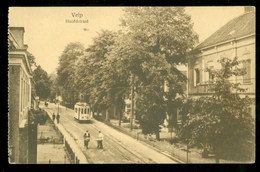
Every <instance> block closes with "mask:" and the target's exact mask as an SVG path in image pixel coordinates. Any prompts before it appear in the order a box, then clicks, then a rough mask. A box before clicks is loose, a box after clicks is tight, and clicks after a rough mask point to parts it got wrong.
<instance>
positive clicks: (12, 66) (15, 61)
mask: <svg viewBox="0 0 260 172" xmlns="http://www.w3.org/2000/svg"><path fill="white" fill-rule="evenodd" d="M8 44H9V50H8V106H9V113H8V151H9V152H8V153H9V162H10V163H15V164H24V163H28V112H29V110H30V109H31V87H32V85H31V79H32V70H31V67H30V64H29V61H28V57H27V45H24V28H23V27H10V28H9V29H8Z"/></svg>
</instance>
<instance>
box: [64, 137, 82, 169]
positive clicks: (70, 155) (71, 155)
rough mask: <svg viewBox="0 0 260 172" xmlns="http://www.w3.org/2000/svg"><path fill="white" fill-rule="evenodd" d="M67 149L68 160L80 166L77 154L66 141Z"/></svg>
mask: <svg viewBox="0 0 260 172" xmlns="http://www.w3.org/2000/svg"><path fill="white" fill-rule="evenodd" d="M65 149H66V152H67V155H68V158H69V160H70V162H71V163H72V164H79V159H78V157H77V156H75V152H73V150H72V149H71V147H70V145H69V143H68V142H67V140H66V139H65Z"/></svg>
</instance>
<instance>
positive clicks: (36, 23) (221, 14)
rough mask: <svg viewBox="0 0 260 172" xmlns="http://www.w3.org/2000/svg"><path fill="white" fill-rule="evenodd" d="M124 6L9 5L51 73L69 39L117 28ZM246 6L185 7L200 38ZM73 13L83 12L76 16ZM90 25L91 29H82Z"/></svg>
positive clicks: (86, 39) (87, 40)
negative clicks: (79, 21)
mask: <svg viewBox="0 0 260 172" xmlns="http://www.w3.org/2000/svg"><path fill="white" fill-rule="evenodd" d="M123 8H124V7H10V8H9V26H12V27H24V28H25V34H24V43H25V44H27V45H28V51H29V52H30V53H32V54H33V55H34V56H35V58H36V63H37V65H41V67H42V68H43V69H44V70H45V71H47V73H49V74H50V73H52V72H54V71H55V69H56V68H57V67H58V59H59V56H60V55H61V54H62V51H63V50H64V48H65V47H66V45H67V44H68V43H70V42H81V43H83V44H84V46H85V48H87V46H88V45H90V44H91V43H92V38H93V37H95V36H97V32H99V31H100V30H101V29H109V30H117V29H118V28H119V27H118V24H119V23H120V22H119V18H120V17H121V16H122V15H123V11H122V9H123ZM243 12H244V7H242V6H240V7H186V13H188V14H190V15H191V18H192V21H193V22H194V30H195V32H197V33H198V34H199V39H200V42H201V41H203V40H205V39H206V38H207V37H209V36H210V35H211V34H213V33H214V32H215V31H216V30H217V29H219V28H220V27H221V26H223V25H224V24H226V23H227V22H228V21H229V20H231V19H232V18H234V17H237V16H239V15H241V14H242V13H243ZM72 13H77V14H78V13H80V14H83V17H81V18H78V17H73V16H72ZM66 19H69V20H73V19H80V20H88V23H66V22H65V20H66ZM84 28H87V29H88V31H84V30H83V29H84Z"/></svg>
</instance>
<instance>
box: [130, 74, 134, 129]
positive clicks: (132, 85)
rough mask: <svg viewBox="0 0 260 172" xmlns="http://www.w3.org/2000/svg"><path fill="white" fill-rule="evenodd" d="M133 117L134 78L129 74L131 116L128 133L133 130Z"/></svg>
mask: <svg viewBox="0 0 260 172" xmlns="http://www.w3.org/2000/svg"><path fill="white" fill-rule="evenodd" d="M133 116H134V76H133V73H131V116H130V131H132V130H133Z"/></svg>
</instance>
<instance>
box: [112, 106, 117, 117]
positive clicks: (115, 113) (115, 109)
mask: <svg viewBox="0 0 260 172" xmlns="http://www.w3.org/2000/svg"><path fill="white" fill-rule="evenodd" d="M116 116H117V108H116V106H114V113H113V117H114V118H116Z"/></svg>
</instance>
